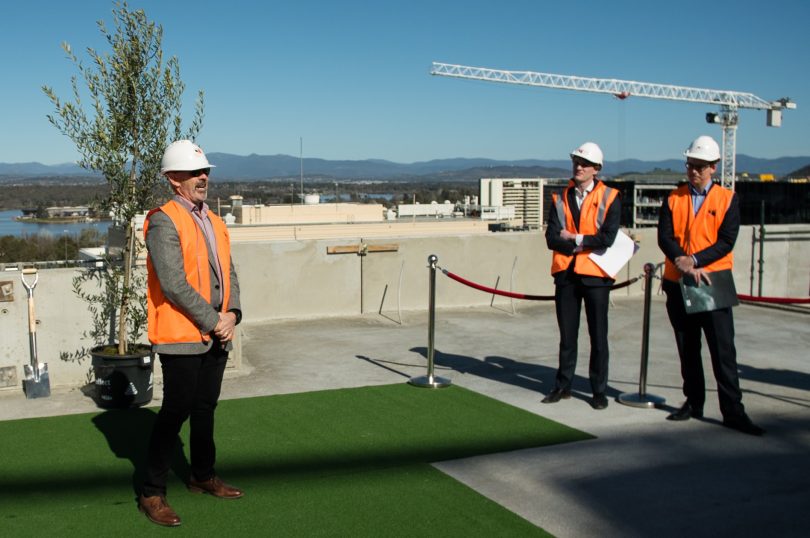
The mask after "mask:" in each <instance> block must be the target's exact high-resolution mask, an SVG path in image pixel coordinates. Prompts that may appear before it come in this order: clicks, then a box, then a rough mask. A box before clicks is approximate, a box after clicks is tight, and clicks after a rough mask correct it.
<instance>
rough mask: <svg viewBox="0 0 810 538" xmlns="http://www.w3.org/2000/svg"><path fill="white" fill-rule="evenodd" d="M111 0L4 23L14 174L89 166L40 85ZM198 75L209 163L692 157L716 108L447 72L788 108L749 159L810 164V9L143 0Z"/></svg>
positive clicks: (188, 79) (92, 31)
mask: <svg viewBox="0 0 810 538" xmlns="http://www.w3.org/2000/svg"><path fill="white" fill-rule="evenodd" d="M112 6H113V4H112V1H111V0H82V1H81V2H64V1H58V2H57V1H50V0H28V1H26V2H8V3H6V5H4V7H3V15H2V18H0V65H2V69H3V77H2V82H0V107H2V109H1V110H0V118H1V120H0V121H2V123H1V125H2V128H0V162H7V163H18V162H29V161H38V162H42V163H45V164H56V163H63V162H70V161H75V160H76V158H77V153H76V151H75V150H74V148H73V145H72V142H71V141H70V140H69V139H67V138H66V137H64V136H63V135H61V134H60V133H59V132H58V131H57V130H56V129H55V128H54V127H53V126H52V125H50V123H48V121H47V119H46V114H48V113H50V112H52V110H53V109H52V105H51V103H50V102H49V100H48V99H47V98H46V97H45V95H44V94H43V93H42V91H41V89H40V87H41V86H42V85H43V84H48V85H51V86H53V87H54V89H55V90H56V92H57V94H58V95H60V96H61V97H70V76H71V75H72V74H74V73H75V68H74V67H73V65H72V63H71V62H70V61H68V60H67V59H66V58H65V56H64V54H63V52H62V50H61V48H60V43H61V42H62V41H66V42H68V43H70V44H71V45H72V46H73V48H74V50H75V51H77V52H78V53H79V56H80V58H83V59H86V58H87V57H86V55H85V54H84V52H83V51H84V49H85V48H86V47H88V46H91V47H97V48H99V49H100V50H106V49H105V48H104V45H105V42H104V41H103V38H102V36H101V35H100V33H99V32H98V29H97V27H96V21H97V20H98V19H104V20H105V21H106V22H108V23H110V26H112V24H111V23H112V15H111V10H112ZM129 6H130V8H131V9H137V8H143V9H145V10H146V12H147V14H148V16H149V17H150V18H151V19H152V20H154V21H156V22H158V23H160V24H162V25H163V27H164V31H165V36H164V42H163V49H164V53H165V54H166V55H169V56H171V55H175V56H177V57H178V59H179V60H180V66H181V76H182V78H183V80H184V82H185V83H186V94H185V101H186V103H187V104H188V105H189V106H188V113H187V114H186V116H187V118H188V119H190V117H191V113H190V112H191V105H192V103H193V100H194V97H195V95H196V91H197V90H198V89H202V90H204V91H205V101H206V115H205V125H204V128H203V131H202V133H201V134H200V137H199V138H198V141H199V142H200V144H201V145H202V146H203V148H204V149H205V150H206V151H207V152H212V151H217V152H227V153H234V154H238V155H248V154H251V153H257V154H265V155H272V154H288V155H296V156H297V155H298V153H299V138H303V150H304V156H305V157H319V158H325V159H387V160H391V161H395V162H404V163H410V162H416V161H425V160H430V159H438V158H450V157H488V158H493V159H525V158H538V159H560V158H566V157H567V155H568V153H569V152H570V151H571V150H572V149H573V148H574V147H576V146H577V145H579V144H580V143H581V142H583V141H585V140H593V141H596V142H598V143H599V144H600V145H601V146H602V148H603V150H604V152H605V158H606V160H607V161H610V160H618V159H622V158H640V159H645V160H656V159H666V158H680V157H681V155H682V152H683V150H684V148H685V147H686V146H687V145H688V144H689V142H690V141H691V140H692V139H693V138H694V137H696V136H698V135H700V134H711V135H713V136H715V137H716V138H717V139H718V140H719V139H720V134H721V133H720V128H719V126H714V125H708V124H706V123H705V120H704V116H705V113H706V112H713V111H716V110H715V109H713V107H711V106H707V105H701V104H691V103H683V102H673V101H661V100H652V99H643V98H636V99H633V98H632V97H631V98H630V99H628V100H625V101H619V100H618V99H615V98H613V97H611V96H607V95H598V94H590V93H582V92H574V91H565V90H554V89H546V88H529V87H521V86H513V85H506V84H495V83H487V82H476V81H468V80H459V79H451V78H445V77H432V76H430V75H429V70H430V66H431V62H433V61H440V62H446V63H456V64H463V65H472V66H480V67H490V68H496V69H515V70H530V71H540V72H546V73H558V74H565V75H578V76H588V77H601V78H616V79H627V80H637V81H644V82H655V83H662V84H677V85H684V86H694V87H702V88H714V89H722V90H735V91H745V92H751V93H754V94H756V95H758V96H760V97H762V98H765V99H768V100H771V99H777V98H780V97H785V96H788V97H790V98H791V99H793V100H794V101H795V102H797V103H798V109H797V110H790V111H786V112H785V113H784V117H783V126H782V127H781V128H778V129H776V128H769V127H766V126H765V112H764V111H756V110H743V111H741V113H740V128H739V129H738V134H737V151H738V153H744V154H747V155H751V156H755V157H763V158H774V157H781V156H804V155H807V156H810V69H808V67H807V62H808V56H810V54H808V53H810V30H809V29H808V28H810V2H806V1H805V0H786V1H782V2H778V3H773V2H754V1H746V0H737V1H716V2H710V1H704V2H694V3H691V4H689V3H685V2H649V1H646V2H641V1H639V2H636V1H620V0H616V1H613V2H605V1H566V2H560V1H543V0H534V1H529V0H526V1H517V0H514V1H513V0H500V1H498V2H495V1H478V0H465V1H455V0H453V1H442V0H432V1H423V0H408V1H400V0H391V1H375V2H372V1H355V0H342V1H317V0H297V1H295V2H288V1H285V2H279V1H276V0H263V1H252V0H251V1H249V0H230V1H228V2H213V1H198V2H179V1H168V0H132V1H130V3H129Z"/></svg>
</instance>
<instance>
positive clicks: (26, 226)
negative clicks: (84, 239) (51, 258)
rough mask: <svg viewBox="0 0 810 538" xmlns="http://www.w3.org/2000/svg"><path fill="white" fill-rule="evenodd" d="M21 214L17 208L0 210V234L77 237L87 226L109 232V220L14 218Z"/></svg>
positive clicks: (100, 231) (102, 232)
mask: <svg viewBox="0 0 810 538" xmlns="http://www.w3.org/2000/svg"><path fill="white" fill-rule="evenodd" d="M20 215H22V211H19V210H16V209H15V210H10V211H0V236H4V235H13V236H15V237H21V236H23V235H50V236H52V237H61V236H63V235H70V236H71V237H76V236H78V235H79V233H81V231H82V230H84V229H86V228H95V229H96V230H97V231H98V232H99V233H100V234H105V233H107V228H108V227H109V226H110V222H109V221H102V222H71V223H59V224H57V223H54V224H43V223H41V222H25V221H19V220H14V219H15V218H16V217H19V216H20Z"/></svg>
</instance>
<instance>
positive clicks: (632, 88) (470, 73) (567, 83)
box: [430, 62, 796, 190]
mask: <svg viewBox="0 0 810 538" xmlns="http://www.w3.org/2000/svg"><path fill="white" fill-rule="evenodd" d="M430 74H431V75H438V76H444V77H455V78H465V79H473V80H483V81H487V82H501V83H505V84H522V85H525V86H538V87H543V88H555V89H560V90H575V91H583V92H591V93H607V94H611V95H614V96H616V97H619V98H621V99H624V98H626V97H629V96H635V97H647V98H650V99H666V100H670V101H686V102H692V103H707V104H711V105H716V106H719V107H720V113H719V114H716V113H708V114H706V121H707V122H709V123H718V124H720V125H721V126H722V127H723V145H722V147H723V151H722V157H723V159H722V172H721V182H722V185H723V186H724V187H727V188H730V189H732V190H733V189H734V181H735V177H736V170H735V169H736V156H737V151H736V148H737V139H736V134H737V124H738V122H739V113H738V111H739V109H741V108H750V109H757V110H766V111H767V113H768V117H767V124H768V125H769V126H772V127H779V126H780V125H781V121H782V116H781V114H782V110H783V109H794V108H796V103H794V102H792V101H791V100H790V99H789V98H781V99H777V100H775V101H766V100H765V99H762V98H761V97H757V96H756V95H754V94H752V93H745V92H736V91H727V90H712V89H707V88H690V87H688V86H675V85H672V84H655V83H650V82H636V81H632V80H617V79H606V78H591V77H578V76H570V75H555V74H551V73H536V72H533V71H507V70H503V69H488V68H485V67H470V66H465V65H455V64H446V63H439V62H433V67H432V68H431V70H430Z"/></svg>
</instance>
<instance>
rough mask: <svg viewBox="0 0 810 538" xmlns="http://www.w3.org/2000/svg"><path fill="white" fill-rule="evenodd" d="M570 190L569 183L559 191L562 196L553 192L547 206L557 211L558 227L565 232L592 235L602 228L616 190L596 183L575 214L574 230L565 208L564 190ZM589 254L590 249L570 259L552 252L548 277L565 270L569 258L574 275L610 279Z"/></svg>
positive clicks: (570, 217) (566, 201)
mask: <svg viewBox="0 0 810 538" xmlns="http://www.w3.org/2000/svg"><path fill="white" fill-rule="evenodd" d="M573 188H574V182H573V181H571V182H569V184H568V187H566V188H565V190H564V191H563V192H562V195H558V194H557V193H554V194H552V195H551V203H552V204H554V208H555V211H557V218H558V219H559V221H560V225H562V226H564V227H565V229H566V230H568V231H569V232H571V233H580V234H582V235H594V234H596V233H597V232H598V231H599V229H600V228H602V224H604V222H605V215H606V214H607V210H608V209H609V208H610V206H611V204H613V201H614V200H616V196H618V195H619V191H618V190H616V189H613V188H610V187H608V186H607V185H605V184H604V183H603V182H601V181H599V182H598V183H597V184H596V186H595V187H594V188H593V190H592V191H591V193H590V194H589V195H588V196H587V197H586V198H585V200H584V201H583V202H582V207H581V208H580V213H579V228H577V227H576V226H575V225H574V217H573V215H572V214H571V209H570V208H569V207H568V191H570V190H571V189H573ZM577 230H579V231H577ZM590 252H591V250H589V249H588V250H583V251H582V252H577V253H576V254H574V255H573V256H568V255H566V254H563V253H562V252H558V251H556V250H555V251H553V254H552V256H551V274H552V275H554V274H556V273H559V272H560V271H565V270H566V269H568V266H569V265H571V259H572V258H575V260H574V272H575V273H576V274H578V275H586V276H597V277H602V278H611V276H610V275H609V274H607V273H606V272H605V271H604V270H602V268H601V267H599V266H598V265H596V264H595V263H594V262H593V260H591V259H590V258H589V257H588V254H590Z"/></svg>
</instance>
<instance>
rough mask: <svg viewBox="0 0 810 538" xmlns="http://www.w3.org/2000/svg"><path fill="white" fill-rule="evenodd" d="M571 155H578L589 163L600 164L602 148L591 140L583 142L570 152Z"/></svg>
mask: <svg viewBox="0 0 810 538" xmlns="http://www.w3.org/2000/svg"><path fill="white" fill-rule="evenodd" d="M571 157H580V158H582V159H585V160H586V161H588V162H589V163H593V164H598V165H599V166H602V150H601V149H600V148H599V146H597V145H596V144H594V143H593V142H585V143H584V144H582V145H581V146H579V147H578V148H577V149H575V150H574V151H572V152H571Z"/></svg>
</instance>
